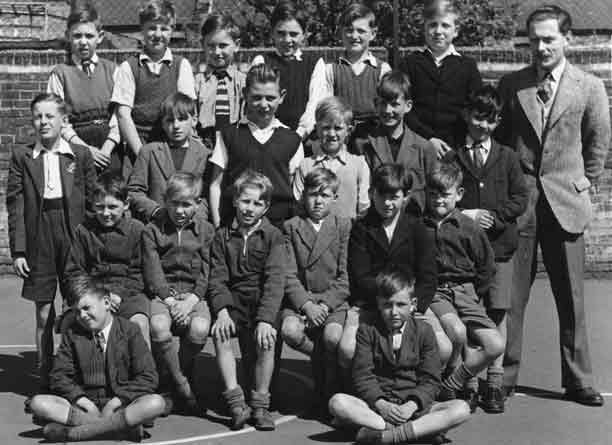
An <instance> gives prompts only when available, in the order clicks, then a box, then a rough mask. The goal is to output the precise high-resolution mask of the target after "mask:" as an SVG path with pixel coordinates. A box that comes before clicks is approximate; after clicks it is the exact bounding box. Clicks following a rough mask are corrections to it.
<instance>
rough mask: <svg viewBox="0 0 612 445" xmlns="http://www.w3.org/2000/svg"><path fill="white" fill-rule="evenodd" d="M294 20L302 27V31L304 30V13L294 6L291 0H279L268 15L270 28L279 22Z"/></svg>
mask: <svg viewBox="0 0 612 445" xmlns="http://www.w3.org/2000/svg"><path fill="white" fill-rule="evenodd" d="M291 20H295V21H296V22H298V24H299V25H300V26H301V27H302V31H306V20H305V17H304V14H303V13H302V12H301V11H300V10H298V8H296V6H295V3H294V2H293V1H291V0H280V1H279V2H278V4H277V5H276V7H275V8H274V10H273V11H272V15H271V16H270V25H271V27H272V29H274V28H275V27H276V25H278V24H279V23H282V22H289V21H291Z"/></svg>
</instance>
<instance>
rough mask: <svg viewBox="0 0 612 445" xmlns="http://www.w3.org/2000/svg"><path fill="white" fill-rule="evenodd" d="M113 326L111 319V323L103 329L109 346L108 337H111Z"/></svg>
mask: <svg viewBox="0 0 612 445" xmlns="http://www.w3.org/2000/svg"><path fill="white" fill-rule="evenodd" d="M112 326H113V317H111V321H110V323H109V324H107V325H106V327H105V328H104V329H102V331H101V332H102V334H103V335H104V341H105V342H106V344H108V336H109V335H110V330H111V327H112Z"/></svg>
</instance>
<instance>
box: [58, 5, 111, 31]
mask: <svg viewBox="0 0 612 445" xmlns="http://www.w3.org/2000/svg"><path fill="white" fill-rule="evenodd" d="M79 23H93V24H95V25H96V29H97V30H98V31H99V30H100V29H102V22H101V20H100V16H99V15H98V11H96V8H95V7H94V5H93V4H91V2H89V1H83V2H79V1H76V2H74V3H73V4H72V7H71V8H70V14H69V15H68V19H67V20H66V29H68V30H70V28H72V27H73V26H74V25H77V24H79Z"/></svg>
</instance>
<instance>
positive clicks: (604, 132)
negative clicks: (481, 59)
mask: <svg viewBox="0 0 612 445" xmlns="http://www.w3.org/2000/svg"><path fill="white" fill-rule="evenodd" d="M499 91H500V94H501V96H502V98H503V100H504V104H505V105H504V109H503V111H502V123H501V125H500V127H499V128H498V132H497V138H498V140H499V141H500V142H501V143H502V144H505V145H509V146H510V147H513V148H514V149H515V150H516V151H517V152H518V153H519V156H520V158H521V165H522V168H523V171H524V172H525V173H526V174H527V175H530V176H533V177H535V178H537V181H538V183H539V184H540V185H541V190H542V192H543V193H544V195H545V197H546V200H547V201H548V203H549V204H550V207H551V209H552V211H553V213H554V215H555V217H556V218H557V220H558V222H559V224H560V225H561V227H562V228H563V229H564V230H565V231H567V232H569V233H582V232H583V231H584V230H585V228H586V226H587V224H588V223H589V221H590V220H591V218H592V215H593V210H592V207H591V200H590V197H589V188H590V187H591V184H592V183H593V182H594V181H595V180H596V179H597V178H598V177H599V175H601V173H602V171H603V168H604V161H605V158H606V154H607V152H608V148H609V145H610V133H611V131H610V113H609V108H608V107H609V104H608V96H607V94H606V90H605V88H604V85H603V82H602V81H601V80H600V79H598V78H596V77H595V76H593V75H591V74H588V73H585V72H583V71H581V70H580V69H578V68H576V67H575V66H573V65H571V64H570V63H569V62H567V65H566V67H565V70H564V72H563V74H562V75H561V78H560V79H559V85H558V88H557V94H556V96H555V99H554V102H553V104H552V108H551V110H550V114H549V117H548V120H547V122H545V123H544V122H543V119H542V115H541V106H540V105H539V103H538V100H537V75H536V70H535V68H534V67H533V66H529V67H527V68H524V69H522V70H519V71H516V72H514V73H511V74H508V75H506V76H504V77H503V78H502V80H501V81H500V85H499ZM532 195H533V191H532ZM519 230H520V227H519Z"/></svg>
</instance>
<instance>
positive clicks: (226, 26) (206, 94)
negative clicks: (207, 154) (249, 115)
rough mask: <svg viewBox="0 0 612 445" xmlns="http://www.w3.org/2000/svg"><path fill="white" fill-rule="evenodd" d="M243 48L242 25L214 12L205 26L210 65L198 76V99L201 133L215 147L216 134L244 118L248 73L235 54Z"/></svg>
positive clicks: (204, 139) (206, 65) (207, 64)
mask: <svg viewBox="0 0 612 445" xmlns="http://www.w3.org/2000/svg"><path fill="white" fill-rule="evenodd" d="M239 47H240V28H239V27H238V26H237V25H236V24H235V23H234V21H233V20H232V18H231V17H230V16H223V15H219V14H212V15H210V16H209V17H208V18H207V19H206V21H205V22H204V24H203V25H202V48H204V55H205V57H206V64H205V65H201V66H200V72H199V73H198V74H197V75H196V76H195V82H196V84H195V89H196V96H197V101H198V110H199V114H198V133H199V135H200V137H201V138H202V140H203V141H204V142H205V144H206V145H207V146H209V147H211V148H212V147H214V146H215V134H216V132H217V131H219V130H220V129H221V128H223V127H225V126H227V125H229V124H235V123H236V122H238V121H239V120H240V112H241V108H242V90H243V89H244V79H245V74H244V73H243V72H242V71H240V70H239V69H238V67H237V66H236V63H235V62H234V55H235V54H236V51H238V48H239Z"/></svg>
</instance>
